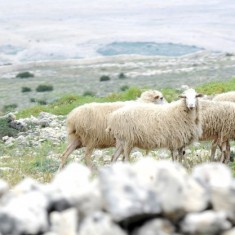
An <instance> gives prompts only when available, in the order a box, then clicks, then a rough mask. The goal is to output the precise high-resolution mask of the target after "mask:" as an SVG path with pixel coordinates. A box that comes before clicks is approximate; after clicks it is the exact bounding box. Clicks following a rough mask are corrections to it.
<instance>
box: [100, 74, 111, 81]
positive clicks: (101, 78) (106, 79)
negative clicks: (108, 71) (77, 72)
mask: <svg viewBox="0 0 235 235" xmlns="http://www.w3.org/2000/svg"><path fill="white" fill-rule="evenodd" d="M109 80H110V77H109V76H107V75H102V76H101V77H100V82H104V81H109Z"/></svg>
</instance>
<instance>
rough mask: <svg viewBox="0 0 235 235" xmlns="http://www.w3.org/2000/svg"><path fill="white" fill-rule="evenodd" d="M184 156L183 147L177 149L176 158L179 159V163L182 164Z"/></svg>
mask: <svg viewBox="0 0 235 235" xmlns="http://www.w3.org/2000/svg"><path fill="white" fill-rule="evenodd" d="M184 154H185V150H184V147H181V148H179V149H178V156H179V158H178V159H179V162H182V160H183V157H184Z"/></svg>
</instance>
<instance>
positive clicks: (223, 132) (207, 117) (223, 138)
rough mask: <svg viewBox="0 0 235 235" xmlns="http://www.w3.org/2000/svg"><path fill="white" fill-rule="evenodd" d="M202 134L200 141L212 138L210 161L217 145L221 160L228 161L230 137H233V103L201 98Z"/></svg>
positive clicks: (234, 124) (234, 137)
mask: <svg viewBox="0 0 235 235" xmlns="http://www.w3.org/2000/svg"><path fill="white" fill-rule="evenodd" d="M200 105H201V108H202V110H201V121H202V131H203V133H202V136H201V137H200V139H199V140H200V141H204V140H213V142H212V146H211V161H213V160H214V156H215V151H216V147H217V145H218V146H219V147H220V149H221V152H222V154H221V159H220V161H221V162H224V163H228V162H229V158H230V144H229V140H230V139H235V104H234V103H232V102H228V101H227V102H226V101H225V102H217V101H207V100H201V101H200Z"/></svg>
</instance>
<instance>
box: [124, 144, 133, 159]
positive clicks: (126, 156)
mask: <svg viewBox="0 0 235 235" xmlns="http://www.w3.org/2000/svg"><path fill="white" fill-rule="evenodd" d="M131 150H132V147H131V146H130V144H128V143H126V144H125V147H124V161H125V162H127V161H128V162H129V161H130V153H131Z"/></svg>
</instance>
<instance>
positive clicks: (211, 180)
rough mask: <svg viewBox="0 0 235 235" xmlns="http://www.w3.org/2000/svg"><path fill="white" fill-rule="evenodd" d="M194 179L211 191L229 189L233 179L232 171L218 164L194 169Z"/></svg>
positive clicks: (204, 165)
mask: <svg viewBox="0 0 235 235" xmlns="http://www.w3.org/2000/svg"><path fill="white" fill-rule="evenodd" d="M192 177H193V178H194V179H195V180H197V181H198V182H199V183H200V184H201V185H202V186H203V187H205V188H207V189H209V190H210V189H211V188H213V189H215V188H218V189H222V188H228V187H229V186H230V185H231V182H232V179H233V177H232V173H231V171H230V169H229V168H228V167H227V166H226V165H224V164H222V163H217V162H211V163H204V164H201V165H198V166H196V167H194V168H193V170H192Z"/></svg>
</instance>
